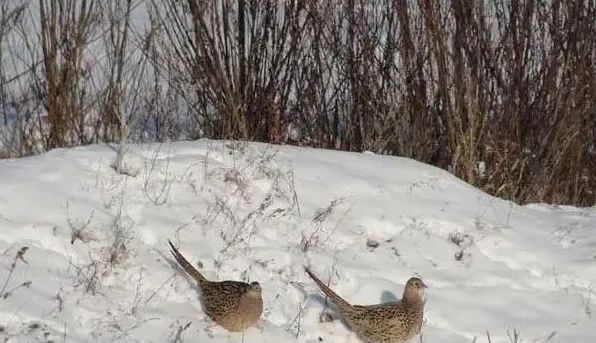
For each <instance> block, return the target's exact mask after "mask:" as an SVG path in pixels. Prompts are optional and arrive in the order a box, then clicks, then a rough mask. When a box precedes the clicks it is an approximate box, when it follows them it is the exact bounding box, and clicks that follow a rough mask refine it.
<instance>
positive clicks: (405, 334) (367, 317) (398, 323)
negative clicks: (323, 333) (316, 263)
mask: <svg viewBox="0 0 596 343" xmlns="http://www.w3.org/2000/svg"><path fill="white" fill-rule="evenodd" d="M304 269H305V270H306V273H307V274H308V275H309V276H310V277H311V278H312V279H313V280H314V281H315V283H316V284H317V285H318V286H319V288H320V289H321V290H322V291H323V293H325V294H326V295H327V296H328V297H329V298H330V299H331V301H333V303H335V305H337V307H338V308H339V310H340V312H341V314H342V315H343V317H344V319H345V321H346V322H347V323H348V325H349V326H350V328H351V329H352V331H354V332H355V333H356V334H357V335H358V336H359V337H360V339H362V340H363V341H364V342H366V343H403V342H405V341H407V340H408V339H410V338H412V337H414V336H415V335H417V334H419V333H420V329H421V327H422V319H423V313H424V297H423V294H424V288H426V285H425V284H424V282H422V280H421V279H419V278H417V277H413V278H411V279H409V280H408V282H407V283H406V286H405V288H404V293H403V297H402V299H401V300H399V301H393V302H388V303H384V304H378V305H369V306H360V305H351V304H350V303H348V302H347V301H346V300H344V299H343V298H342V297H340V296H339V295H337V293H335V292H334V291H332V290H331V288H329V287H327V286H326V285H325V284H324V283H323V282H322V281H321V280H320V279H319V278H318V277H316V276H315V275H314V274H313V273H312V272H311V271H310V270H309V269H308V268H306V267H305V268H304Z"/></svg>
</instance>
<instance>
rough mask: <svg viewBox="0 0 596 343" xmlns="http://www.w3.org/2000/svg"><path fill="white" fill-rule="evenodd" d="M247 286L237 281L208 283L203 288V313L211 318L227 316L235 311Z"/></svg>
mask: <svg viewBox="0 0 596 343" xmlns="http://www.w3.org/2000/svg"><path fill="white" fill-rule="evenodd" d="M247 287H249V285H248V284H246V283H244V282H239V281H221V282H210V283H209V284H208V286H206V287H203V292H202V299H203V306H204V307H205V312H206V313H207V314H209V315H210V316H213V317H223V316H227V315H229V314H231V313H233V312H235V311H236V309H237V308H238V304H239V302H240V298H241V297H242V295H243V294H244V293H245V291H246V288H247Z"/></svg>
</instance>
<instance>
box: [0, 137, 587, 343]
mask: <svg viewBox="0 0 596 343" xmlns="http://www.w3.org/2000/svg"><path fill="white" fill-rule="evenodd" d="M115 149H116V148H115V147H113V146H109V145H96V146H89V147H80V148H74V149H57V150H53V151H50V152H48V153H46V154H43V155H41V156H35V157H28V158H21V159H15V160H4V161H0V287H1V288H0V291H1V294H0V295H1V297H0V340H3V341H4V342H11V343H13V342H56V343H57V342H69V343H77V342H305V343H306V342H331V343H332V342H359V340H358V339H357V338H356V336H355V335H354V334H353V333H352V332H351V331H350V330H348V329H347V328H346V327H345V326H344V324H343V323H342V322H341V320H337V319H338V314H337V312H335V308H334V307H333V306H330V307H329V309H328V310H326V311H325V312H326V313H329V315H326V316H321V313H322V311H323V310H324V303H325V298H324V297H323V295H322V293H321V292H320V291H319V290H318V289H317V287H316V285H315V284H314V283H313V282H312V281H311V280H310V279H309V278H308V276H307V275H306V274H305V273H304V271H303V266H304V265H309V266H311V267H312V268H313V271H314V272H315V273H316V274H318V275H319V276H320V277H321V279H323V280H324V281H325V282H328V281H330V284H331V287H332V288H333V289H334V290H336V291H337V292H338V293H339V294H340V295H341V296H343V297H345V298H346V299H347V300H348V301H350V302H351V303H355V304H374V303H379V302H386V301H391V300H395V299H396V298H400V297H401V293H402V290H403V286H404V283H405V282H406V281H407V279H408V278H409V277H411V276H414V275H416V276H420V277H422V278H423V280H424V281H425V282H426V283H427V285H428V286H429V289H428V292H427V299H426V300H427V301H426V310H425V322H424V324H423V328H422V335H421V337H416V338H415V339H413V340H412V341H415V342H419V341H422V342H427V343H433V342H441V343H451V342H474V341H475V342H488V340H489V338H488V337H487V332H488V333H489V334H490V340H491V342H493V343H499V342H512V341H514V340H515V338H514V335H515V334H517V335H518V336H519V337H518V342H547V341H548V342H565V343H570V342H571V343H582V342H586V343H591V342H595V341H596V313H594V311H595V309H596V294H594V291H593V289H595V288H596V230H595V227H596V211H595V209H594V208H585V209H580V208H573V207H564V206H549V205H544V204H535V205H528V206H518V205H516V204H514V203H511V202H507V201H503V200H500V199H497V198H494V197H491V196H489V195H487V194H485V193H484V192H482V191H480V190H478V189H476V188H474V187H472V186H470V185H468V184H466V183H464V182H463V181H461V180H459V179H457V178H456V177H454V176H452V175H451V174H449V173H448V172H446V171H443V170H440V169H437V168H434V167H431V166H428V165H425V164H423V163H419V162H416V161H413V160H410V159H406V158H395V157H387V156H378V155H374V154H372V153H366V154H359V153H346V152H338V151H329V150H315V149H306V148H297V147H289V146H273V145H265V144H256V143H242V142H222V141H209V140H201V141H195V142H178V143H169V144H162V145H159V144H151V145H143V146H140V145H137V146H131V147H130V152H129V154H128V155H127V156H126V157H125V167H124V171H125V173H122V174H120V173H117V172H116V171H115V169H114V168H113V166H112V165H113V163H114V158H115V156H116V150H115ZM167 239H171V240H172V241H173V242H174V244H176V245H177V246H179V249H180V251H181V253H182V254H184V255H185V256H186V257H187V258H188V259H189V260H190V261H191V263H193V264H195V265H196V264H197V263H199V262H200V265H201V266H202V267H201V271H202V272H203V273H204V274H205V276H206V277H207V278H209V279H212V280H224V279H237V280H244V281H249V280H250V281H259V282H260V283H261V285H262V288H263V298H264V307H265V310H264V313H263V316H262V319H261V321H260V322H259V324H258V326H257V327H254V328H250V329H248V330H246V331H245V332H244V333H228V332H227V331H225V330H224V329H222V328H220V327H218V326H215V325H213V323H212V322H211V321H210V320H209V319H208V318H206V317H205V315H204V313H203V312H202V311H201V304H200V302H199V301H198V297H197V292H196V286H195V284H194V283H193V282H192V281H191V280H190V279H189V278H188V277H187V276H186V275H185V274H183V273H182V272H181V271H180V269H179V268H178V267H177V265H176V264H175V261H174V260H173V258H172V257H171V255H170V254H169V251H168V246H167ZM23 247H27V249H23ZM329 317H331V318H332V319H334V320H332V321H324V322H321V320H320V318H329ZM514 332H515V333H514Z"/></svg>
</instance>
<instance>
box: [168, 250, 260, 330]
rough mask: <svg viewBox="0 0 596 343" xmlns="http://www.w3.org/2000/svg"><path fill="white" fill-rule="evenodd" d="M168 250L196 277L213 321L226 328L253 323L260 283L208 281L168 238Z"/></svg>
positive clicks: (205, 306) (258, 302) (234, 328)
mask: <svg viewBox="0 0 596 343" xmlns="http://www.w3.org/2000/svg"><path fill="white" fill-rule="evenodd" d="M168 243H169V244H170V247H171V248H172V250H171V253H172V255H174V258H176V261H178V263H179V264H180V266H182V268H183V269H184V270H185V271H186V272H187V273H188V275H190V276H191V277H192V278H193V279H195V280H196V281H197V285H198V286H199V289H200V290H201V300H202V303H203V310H204V311H205V314H207V316H209V318H211V319H212V320H213V321H214V322H216V323H217V324H219V325H221V326H223V327H224V328H226V329H228V330H229V331H242V330H244V329H246V328H248V327H251V326H253V325H254V324H255V323H256V322H257V321H258V320H259V318H260V317H261V313H262V312H263V298H262V297H261V286H260V285H259V283H258V282H251V283H250V284H248V283H246V282H241V281H229V280H228V281H209V280H207V279H206V278H205V277H204V276H203V275H202V274H201V273H199V271H198V270H197V269H196V268H195V267H193V266H192V265H191V264H190V262H188V260H187V259H186V258H184V256H182V254H180V252H179V251H178V249H176V247H174V245H173V244H172V242H170V241H169V240H168Z"/></svg>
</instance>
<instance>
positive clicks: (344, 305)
mask: <svg viewBox="0 0 596 343" xmlns="http://www.w3.org/2000/svg"><path fill="white" fill-rule="evenodd" d="M304 271H306V273H307V274H308V276H310V278H311V279H313V280H314V282H316V284H317V285H318V286H319V288H320V289H321V291H323V293H325V294H326V295H327V296H328V297H329V298H331V301H333V303H335V305H337V307H339V308H340V309H341V311H342V312H346V311H349V310H353V309H354V307H353V306H352V305H350V303H348V302H347V301H345V300H344V299H343V298H342V297H340V296H339V295H337V293H335V292H334V291H332V290H331V288H329V287H327V285H325V284H324V283H323V281H321V280H320V279H319V278H318V277H316V276H315V274H313V273H312V272H311V271H310V270H309V269H308V268H307V267H304Z"/></svg>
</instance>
